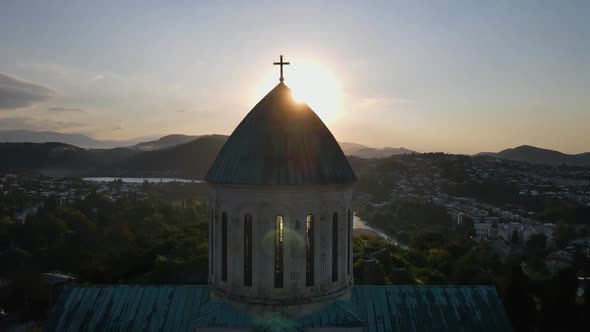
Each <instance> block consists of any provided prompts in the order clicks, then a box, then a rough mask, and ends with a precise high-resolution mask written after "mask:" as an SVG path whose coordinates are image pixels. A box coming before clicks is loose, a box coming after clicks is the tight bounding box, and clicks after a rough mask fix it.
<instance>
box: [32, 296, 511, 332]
mask: <svg viewBox="0 0 590 332" xmlns="http://www.w3.org/2000/svg"><path fill="white" fill-rule="evenodd" d="M260 318H261V317H256V315H252V314H250V313H247V312H244V311H242V310H240V309H238V308H235V307H233V306H232V305H230V304H228V303H225V302H223V301H217V300H215V299H212V298H211V297H210V290H209V287H208V286H205V285H203V286H201V285H186V286H183V285H179V286H171V285H170V286H150V285H141V286H125V285H102V286H74V287H66V288H65V290H64V291H63V292H62V294H61V295H60V296H59V299H58V301H57V303H56V304H55V306H54V308H53V311H52V313H51V315H50V317H49V320H48V321H47V322H46V323H45V326H44V329H43V330H44V331H48V332H53V331H63V332H68V331H72V332H73V331H208V330H209V329H215V331H236V330H240V331H241V330H251V329H253V328H255V327H258V326H259V325H260V324H261V323H263V322H261V321H260ZM262 318H264V316H262ZM282 321H284V322H282V323H284V324H285V325H287V326H291V327H292V328H294V329H295V330H305V329H312V328H318V329H319V328H338V327H340V328H343V327H347V328H352V327H356V328H357V329H360V330H361V331H363V332H373V331H375V332H378V331H483V332H488V331H489V332H492V331H493V332H498V331H512V327H511V324H510V320H509V319H508V316H507V315H506V311H505V310H504V306H503V304H502V300H501V299H500V296H499V295H498V293H497V291H496V288H495V287H494V286H412V285H410V286H393V285H385V286H356V285H355V286H353V287H352V294H351V298H350V300H348V301H334V302H332V303H331V304H329V305H327V306H325V307H323V308H320V309H318V310H316V311H314V312H312V313H310V314H309V315H307V316H304V317H299V318H293V319H289V318H286V319H283V320H282ZM278 323H279V322H276V324H278ZM276 324H275V325H276ZM267 325H268V324H267ZM357 329H355V331H356V330H357Z"/></svg>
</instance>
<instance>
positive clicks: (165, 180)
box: [82, 176, 203, 183]
mask: <svg viewBox="0 0 590 332" xmlns="http://www.w3.org/2000/svg"><path fill="white" fill-rule="evenodd" d="M82 179H83V180H84V181H92V182H113V181H114V180H119V179H120V180H121V181H123V182H124V183H143V182H144V181H147V182H150V183H160V182H163V183H168V182H183V183H201V182H203V181H201V180H189V179H179V178H120V177H108V176H106V177H86V178H82Z"/></svg>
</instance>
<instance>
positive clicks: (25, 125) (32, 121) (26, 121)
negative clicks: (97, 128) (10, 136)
mask: <svg viewBox="0 0 590 332" xmlns="http://www.w3.org/2000/svg"><path fill="white" fill-rule="evenodd" d="M89 126H90V124H88V123H83V122H76V121H61V120H59V121H53V120H50V119H37V118H29V117H7V118H0V130H15V129H28V130H35V131H44V130H64V129H65V130H69V129H73V128H84V127H89Z"/></svg>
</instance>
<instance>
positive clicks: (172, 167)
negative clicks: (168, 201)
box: [114, 135, 227, 179]
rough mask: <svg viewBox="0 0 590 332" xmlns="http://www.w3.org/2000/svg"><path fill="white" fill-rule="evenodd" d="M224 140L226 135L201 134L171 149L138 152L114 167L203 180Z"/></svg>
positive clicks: (139, 173) (135, 172) (134, 172)
mask: <svg viewBox="0 0 590 332" xmlns="http://www.w3.org/2000/svg"><path fill="white" fill-rule="evenodd" d="M226 140H227V136H225V135H208V136H201V137H199V138H197V139H195V140H192V141H190V142H188V143H185V144H180V145H177V146H174V147H171V148H167V149H161V150H154V151H146V152H141V153H138V154H136V155H134V156H132V157H131V158H129V159H128V160H126V161H123V162H121V163H119V164H117V165H115V167H114V169H115V170H119V171H123V172H125V173H126V175H133V176H155V175H158V176H163V175H165V176H173V177H185V178H192V179H202V178H204V177H205V174H206V173H207V171H208V170H209V167H210V166H211V164H213V161H214V160H215V157H217V154H218V153H219V150H221V148H222V147H223V144H224V143H225V141H226Z"/></svg>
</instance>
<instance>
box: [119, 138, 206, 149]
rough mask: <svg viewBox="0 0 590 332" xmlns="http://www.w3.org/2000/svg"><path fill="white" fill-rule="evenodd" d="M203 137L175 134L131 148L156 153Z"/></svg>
mask: <svg viewBox="0 0 590 332" xmlns="http://www.w3.org/2000/svg"><path fill="white" fill-rule="evenodd" d="M199 137H201V135H181V134H173V135H167V136H164V137H161V138H160V139H158V140H154V141H149V142H142V143H138V144H136V145H134V146H131V147H129V148H131V149H135V150H140V151H154V150H160V149H166V148H170V147H173V146H177V145H180V144H184V143H188V142H190V141H194V140H195V139H197V138H199Z"/></svg>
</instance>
